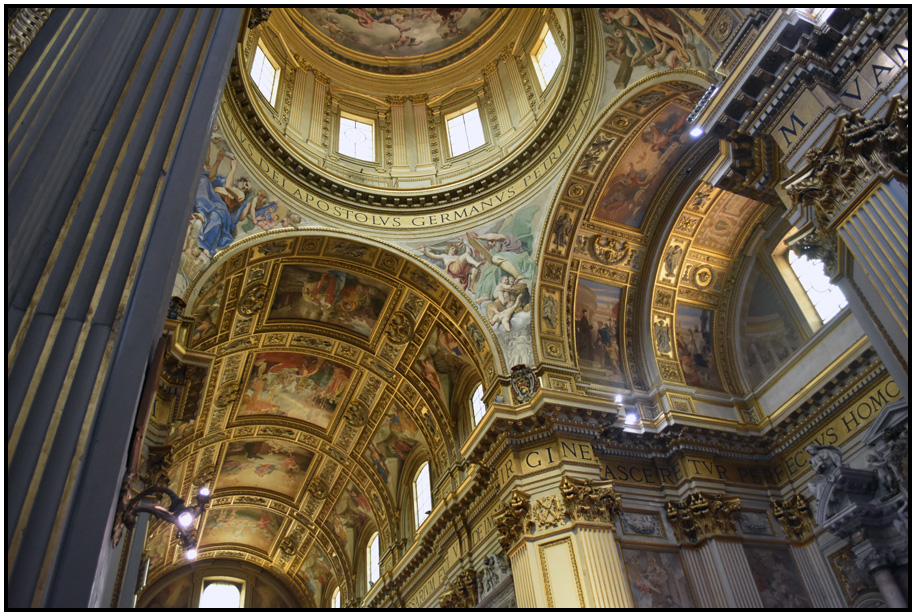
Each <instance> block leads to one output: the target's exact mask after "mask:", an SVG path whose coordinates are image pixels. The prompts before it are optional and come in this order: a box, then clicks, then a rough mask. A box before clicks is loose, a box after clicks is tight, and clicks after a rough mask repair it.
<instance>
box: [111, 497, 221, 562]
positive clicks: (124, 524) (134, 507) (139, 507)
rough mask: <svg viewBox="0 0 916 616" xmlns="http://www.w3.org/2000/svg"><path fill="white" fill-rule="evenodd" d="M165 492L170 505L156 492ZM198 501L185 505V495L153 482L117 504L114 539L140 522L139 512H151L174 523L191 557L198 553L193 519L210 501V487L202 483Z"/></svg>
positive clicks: (191, 558) (197, 516)
mask: <svg viewBox="0 0 916 616" xmlns="http://www.w3.org/2000/svg"><path fill="white" fill-rule="evenodd" d="M156 494H165V495H166V496H168V497H169V505H168V506H165V505H163V504H161V503H159V502H158V501H157V500H156V499H155V498H154V495H156ZM196 501H197V502H196V503H195V504H194V505H186V504H185V501H184V499H183V498H181V497H180V496H178V495H177V494H175V492H173V491H172V490H171V489H169V488H167V487H164V486H151V487H149V488H146V489H145V490H143V491H142V492H140V493H139V494H137V495H136V496H134V497H133V498H131V499H130V500H129V501H127V503H126V504H124V505H123V506H121V507H119V508H118V512H117V513H116V518H115V527H114V530H113V532H112V541H113V543H114V544H115V545H117V542H118V540H119V539H120V536H121V533H122V532H123V530H124V529H125V528H131V529H132V528H133V527H134V526H135V525H136V524H137V516H138V515H140V514H141V513H148V514H150V515H152V516H155V517H157V518H159V519H160V520H165V521H166V522H168V523H169V524H172V525H174V526H175V531H176V533H177V535H178V538H179V539H180V540H181V544H182V546H184V548H185V551H186V552H185V554H186V556H187V557H188V560H194V559H195V558H196V557H197V541H196V539H195V538H194V536H193V532H192V527H193V525H194V520H196V519H197V518H199V517H200V516H201V515H202V514H203V512H204V510H205V509H206V507H207V505H208V504H209V502H210V488H208V487H207V486H203V487H201V488H200V490H198V492H197V498H196Z"/></svg>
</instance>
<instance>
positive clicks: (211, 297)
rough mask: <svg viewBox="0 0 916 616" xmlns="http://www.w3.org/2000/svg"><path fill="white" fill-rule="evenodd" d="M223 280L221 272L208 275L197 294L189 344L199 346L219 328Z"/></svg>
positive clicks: (192, 314) (213, 335) (214, 334)
mask: <svg viewBox="0 0 916 616" xmlns="http://www.w3.org/2000/svg"><path fill="white" fill-rule="evenodd" d="M224 287H225V280H224V279H223V277H222V272H221V271H217V272H214V273H213V275H211V276H209V277H208V278H207V280H206V281H205V282H204V284H203V285H202V286H201V288H200V292H199V293H198V294H197V300H196V301H195V302H194V310H193V312H192V313H191V316H192V317H193V318H194V329H193V330H192V331H191V345H192V346H200V345H201V344H203V343H204V342H205V341H206V340H209V339H210V338H213V337H215V336H216V332H217V330H219V309H220V305H221V304H222V299H223V288H224Z"/></svg>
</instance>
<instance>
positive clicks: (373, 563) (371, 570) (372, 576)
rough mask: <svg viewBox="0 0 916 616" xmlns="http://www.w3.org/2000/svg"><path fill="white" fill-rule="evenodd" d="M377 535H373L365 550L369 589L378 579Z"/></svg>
mask: <svg viewBox="0 0 916 616" xmlns="http://www.w3.org/2000/svg"><path fill="white" fill-rule="evenodd" d="M378 543H379V542H378V533H376V534H375V537H373V538H372V541H370V542H369V547H368V548H367V549H366V552H367V554H366V556H367V560H368V564H369V567H368V581H369V588H372V585H373V584H375V583H376V582H377V581H378V578H379V546H378Z"/></svg>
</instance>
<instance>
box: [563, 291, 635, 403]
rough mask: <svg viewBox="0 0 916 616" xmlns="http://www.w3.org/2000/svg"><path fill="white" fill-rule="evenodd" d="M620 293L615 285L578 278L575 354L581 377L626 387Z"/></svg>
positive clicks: (603, 383) (604, 383)
mask: <svg viewBox="0 0 916 616" xmlns="http://www.w3.org/2000/svg"><path fill="white" fill-rule="evenodd" d="M620 294H621V290H620V288H618V287H613V286H610V285H606V284H603V283H600V282H595V281H593V280H588V279H587V278H581V277H580V278H579V281H578V284H577V287H576V312H575V316H576V357H578V359H579V370H580V371H581V372H582V376H584V377H585V378H587V379H588V380H590V381H593V382H595V383H600V384H602V385H614V386H618V387H626V377H625V376H624V373H623V368H622V363H621V361H620V334H619V332H620Z"/></svg>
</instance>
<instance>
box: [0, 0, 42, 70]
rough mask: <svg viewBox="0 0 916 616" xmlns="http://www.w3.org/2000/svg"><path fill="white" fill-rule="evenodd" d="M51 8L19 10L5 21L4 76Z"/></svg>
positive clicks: (13, 12) (17, 62)
mask: <svg viewBox="0 0 916 616" xmlns="http://www.w3.org/2000/svg"><path fill="white" fill-rule="evenodd" d="M53 10H54V9H53V8H19V9H14V10H12V14H11V15H10V16H8V17H7V19H6V74H7V76H9V74H10V73H11V72H13V69H14V68H16V65H17V64H19V59H20V58H21V57H22V54H24V53H25V50H26V49H28V48H29V45H31V44H32V41H34V40H35V35H37V34H38V31H39V30H40V29H41V27H42V26H43V25H44V23H45V22H46V21H47V20H48V17H49V16H50V15H51V11H53Z"/></svg>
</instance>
